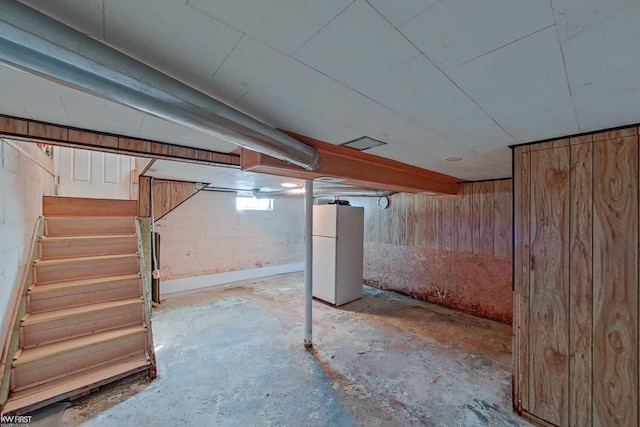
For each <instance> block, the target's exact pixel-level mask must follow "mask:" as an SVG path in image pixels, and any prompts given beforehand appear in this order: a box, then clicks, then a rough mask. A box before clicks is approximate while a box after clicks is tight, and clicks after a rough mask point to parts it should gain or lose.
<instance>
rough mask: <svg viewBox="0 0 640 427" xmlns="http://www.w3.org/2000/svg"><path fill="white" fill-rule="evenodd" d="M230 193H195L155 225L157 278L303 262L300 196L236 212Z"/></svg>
mask: <svg viewBox="0 0 640 427" xmlns="http://www.w3.org/2000/svg"><path fill="white" fill-rule="evenodd" d="M235 197H236V196H235V193H223V192H212V191H201V192H199V193H198V194H196V195H195V196H194V197H192V198H191V199H189V200H187V201H186V202H185V203H183V204H182V205H180V206H179V207H178V208H177V209H175V210H174V211H172V212H170V213H169V214H168V215H166V216H165V217H164V218H162V219H161V220H159V221H158V222H157V223H156V231H157V232H159V233H160V235H161V244H160V265H161V270H160V274H161V279H162V280H163V281H166V280H172V279H179V278H185V277H193V276H203V275H211V274H217V273H226V272H230V271H239V270H250V269H256V268H262V267H268V266H277V265H284V264H292V263H300V262H302V261H304V243H303V242H304V237H303V234H304V228H303V225H304V205H303V200H302V198H292V199H284V198H282V199H275V200H274V201H273V210H272V211H237V210H236V203H235ZM161 283H162V282H161Z"/></svg>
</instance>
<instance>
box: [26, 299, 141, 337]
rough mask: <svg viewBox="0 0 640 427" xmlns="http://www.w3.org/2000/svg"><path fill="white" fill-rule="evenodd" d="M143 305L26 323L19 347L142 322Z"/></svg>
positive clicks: (131, 305)
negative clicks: (32, 323)
mask: <svg viewBox="0 0 640 427" xmlns="http://www.w3.org/2000/svg"><path fill="white" fill-rule="evenodd" d="M142 308H143V307H142V303H140V304H130V305H127V306H124V307H115V308H111V309H109V310H102V311H98V312H93V313H87V314H83V315H80V316H73V317H68V318H66V319H59V320H54V321H50V322H44V323H38V324H34V325H28V324H27V325H25V326H22V327H21V328H20V333H21V339H22V341H21V342H22V346H23V347H24V348H31V347H34V346H36V345H44V344H50V343H54V342H57V341H62V340H65V339H70V338H75V337H80V336H84V335H89V334H92V333H95V332H102V331H107V330H110V329H116V328H119V327H124V326H130V325H134V324H142V321H143V320H144V318H143V312H142Z"/></svg>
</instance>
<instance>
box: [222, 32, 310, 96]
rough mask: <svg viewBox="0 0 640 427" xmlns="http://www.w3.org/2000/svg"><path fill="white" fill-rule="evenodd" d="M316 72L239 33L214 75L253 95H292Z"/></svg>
mask: <svg viewBox="0 0 640 427" xmlns="http://www.w3.org/2000/svg"><path fill="white" fill-rule="evenodd" d="M319 75H320V73H318V72H317V71H315V70H313V69H311V68H309V67H307V66H306V65H304V64H302V63H300V62H299V61H296V60H295V59H293V58H291V57H290V56H287V55H285V54H283V53H281V52H278V51H277V50H275V49H274V48H272V47H270V46H267V45H266V44H264V43H261V42H259V41H257V40H255V39H252V38H251V37H246V36H245V37H243V38H242V39H241V40H240V42H239V43H238V45H237V46H236V47H235V49H233V51H232V52H231V54H229V56H228V57H227V59H226V60H225V61H224V63H223V64H222V65H221V66H220V68H219V69H218V71H217V72H216V74H215V76H214V78H215V80H217V81H220V82H222V83H225V84H229V85H231V86H233V87H235V88H238V90H242V89H244V90H245V91H246V90H250V91H251V92H252V93H253V94H254V95H256V94H258V93H263V94H265V95H270V94H275V95H278V96H280V97H282V98H296V97H297V93H298V90H299V89H300V88H301V87H304V86H305V85H307V84H308V83H309V82H311V81H313V80H314V79H315V78H317V77H318V76H319Z"/></svg>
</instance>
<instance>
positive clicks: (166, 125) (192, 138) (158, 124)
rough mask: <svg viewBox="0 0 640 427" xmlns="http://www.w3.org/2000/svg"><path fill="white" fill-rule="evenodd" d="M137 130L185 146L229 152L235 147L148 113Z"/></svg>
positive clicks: (147, 136) (160, 139)
mask: <svg viewBox="0 0 640 427" xmlns="http://www.w3.org/2000/svg"><path fill="white" fill-rule="evenodd" d="M138 132H139V134H140V135H145V137H146V138H149V139H153V140H155V141H163V142H167V143H169V144H175V145H182V146H185V147H194V148H202V149H204V150H212V151H220V152H229V151H232V150H234V149H236V148H237V146H236V145H235V144H232V143H230V142H227V141H223V140H221V139H219V138H216V137H214V136H211V135H206V134H203V133H201V132H198V131H196V130H193V129H189V128H186V127H184V126H180V125H177V124H174V123H171V122H167V121H165V120H162V119H159V118H157V117H153V116H149V115H145V117H144V120H143V121H142V123H141V124H140V127H139V129H138Z"/></svg>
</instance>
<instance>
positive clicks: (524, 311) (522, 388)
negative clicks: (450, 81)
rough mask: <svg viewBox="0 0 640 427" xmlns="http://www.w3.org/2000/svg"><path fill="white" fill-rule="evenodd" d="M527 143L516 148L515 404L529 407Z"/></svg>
mask: <svg viewBox="0 0 640 427" xmlns="http://www.w3.org/2000/svg"><path fill="white" fill-rule="evenodd" d="M524 148H525V147H517V148H516V149H515V152H514V177H513V180H514V181H513V189H514V194H513V197H514V208H515V212H514V236H515V241H514V245H515V258H514V260H513V262H514V265H513V267H514V275H513V281H514V282H513V289H514V309H513V334H514V344H513V357H514V363H513V372H514V373H513V405H514V408H515V409H516V410H517V411H518V413H521V412H522V411H528V410H529V259H530V254H529V225H530V210H529V203H530V200H529V189H530V160H529V153H528V152H525V150H524Z"/></svg>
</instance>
